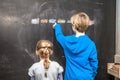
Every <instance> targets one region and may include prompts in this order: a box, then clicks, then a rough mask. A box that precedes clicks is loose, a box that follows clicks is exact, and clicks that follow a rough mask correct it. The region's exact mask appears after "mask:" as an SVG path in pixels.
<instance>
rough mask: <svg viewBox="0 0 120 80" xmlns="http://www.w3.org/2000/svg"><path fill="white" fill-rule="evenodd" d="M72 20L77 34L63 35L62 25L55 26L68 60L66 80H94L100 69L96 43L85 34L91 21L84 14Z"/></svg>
mask: <svg viewBox="0 0 120 80" xmlns="http://www.w3.org/2000/svg"><path fill="white" fill-rule="evenodd" d="M70 20H71V23H72V29H73V31H74V33H75V34H73V35H70V36H64V35H63V32H62V29H61V25H60V24H57V23H55V24H54V25H53V28H54V30H55V36H56V39H57V41H58V42H59V43H60V45H61V46H62V48H63V50H64V54H65V58H66V68H65V75H64V80H94V78H95V76H96V74H97V68H98V59H97V50H96V45H95V43H94V42H93V41H92V40H91V39H90V38H89V37H88V36H87V35H86V34H85V31H86V29H87V28H88V26H90V25H91V24H92V23H91V20H90V18H89V16H88V15H87V14H86V13H84V12H80V13H77V14H75V15H73V16H72V17H71V19H70Z"/></svg>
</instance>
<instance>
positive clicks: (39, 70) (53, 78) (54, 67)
mask: <svg viewBox="0 0 120 80" xmlns="http://www.w3.org/2000/svg"><path fill="white" fill-rule="evenodd" d="M45 72H47V77H45V75H44V74H45ZM62 72H63V67H62V66H60V65H59V64H58V63H57V62H55V61H51V62H50V65H49V68H48V69H47V70H46V69H44V65H43V61H40V62H37V63H34V64H33V65H32V66H31V67H30V68H29V71H28V75H29V76H31V77H33V76H34V77H35V80H57V77H58V74H59V73H62Z"/></svg>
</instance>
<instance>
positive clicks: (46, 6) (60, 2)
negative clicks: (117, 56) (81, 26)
mask: <svg viewBox="0 0 120 80" xmlns="http://www.w3.org/2000/svg"><path fill="white" fill-rule="evenodd" d="M115 6H116V4H115V0H109V1H106V0H1V1H0V80H29V76H28V74H27V72H28V68H29V67H30V66H31V65H32V64H33V63H34V62H37V61H39V60H38V58H37V57H36V56H35V46H36V43H37V41H38V40H40V39H48V40H50V41H52V42H53V44H54V54H53V56H52V57H51V59H52V60H55V61H57V62H59V63H60V64H61V65H62V66H63V67H65V57H64V54H63V50H62V48H61V47H60V46H59V44H58V43H57V42H56V39H55V36H54V31H53V29H52V28H51V26H52V23H50V22H49V20H53V19H54V20H56V21H58V20H62V22H61V25H62V28H63V32H64V34H65V35H70V34H72V33H73V32H72V30H71V24H70V23H69V22H67V21H69V19H70V17H71V16H72V15H73V14H75V13H77V12H81V11H84V12H86V13H87V14H88V15H89V16H90V18H91V19H92V20H95V24H94V25H92V26H90V27H89V28H88V30H87V32H86V34H88V35H89V36H90V38H91V39H92V40H93V41H95V43H96V46H97V50H98V59H99V69H98V74H97V76H96V80H113V77H112V76H111V75H108V74H107V67H106V66H107V63H108V62H113V57H114V52H115ZM33 19H39V21H40V20H43V22H37V23H35V22H31V20H33ZM47 20H48V22H46V21H47ZM63 21H65V22H63Z"/></svg>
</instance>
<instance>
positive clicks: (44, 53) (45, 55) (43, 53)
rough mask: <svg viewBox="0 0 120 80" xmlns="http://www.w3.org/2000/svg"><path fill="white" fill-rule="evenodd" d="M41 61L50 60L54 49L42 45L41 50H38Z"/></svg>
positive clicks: (44, 44)
mask: <svg viewBox="0 0 120 80" xmlns="http://www.w3.org/2000/svg"><path fill="white" fill-rule="evenodd" d="M38 53H39V56H40V57H41V59H45V60H46V59H49V57H50V55H51V54H52V47H51V45H50V44H48V43H42V44H41V47H40V49H39V50H38Z"/></svg>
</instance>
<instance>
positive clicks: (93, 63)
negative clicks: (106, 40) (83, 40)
mask: <svg viewBox="0 0 120 80" xmlns="http://www.w3.org/2000/svg"><path fill="white" fill-rule="evenodd" d="M89 61H90V65H91V67H92V69H93V78H95V76H96V74H97V68H98V59H97V50H96V46H95V44H94V45H93V49H92V52H91V54H90V57H89Z"/></svg>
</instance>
